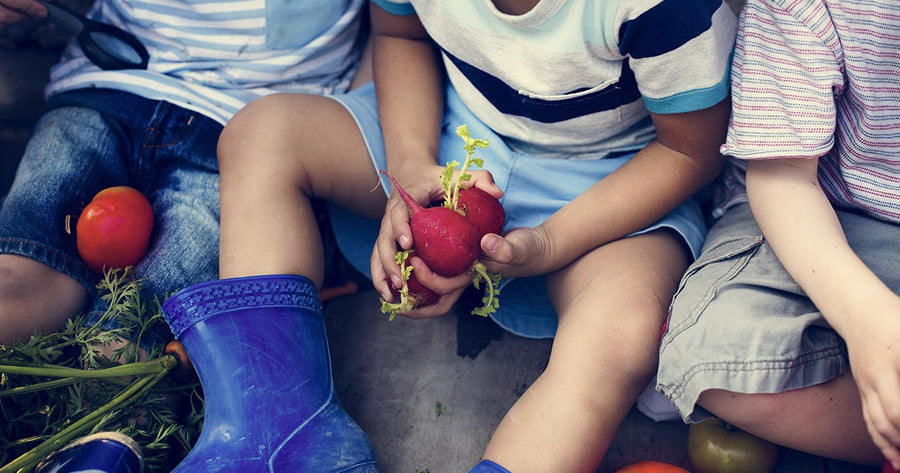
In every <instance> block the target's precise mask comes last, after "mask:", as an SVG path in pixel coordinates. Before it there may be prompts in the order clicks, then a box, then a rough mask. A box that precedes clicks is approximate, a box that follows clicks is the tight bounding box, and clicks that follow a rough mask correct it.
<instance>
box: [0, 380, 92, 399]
mask: <svg viewBox="0 0 900 473" xmlns="http://www.w3.org/2000/svg"><path fill="white" fill-rule="evenodd" d="M78 381H80V378H60V379H54V380H53V381H45V382H43V383H34V384H29V385H28V386H19V387H17V388H12V389H7V390H5V391H0V399H3V398H4V397H9V396H15V395H17V394H28V393H33V392H37V391H43V390H45V389H53V388H58V387H61V386H68V385H70V384H74V383H77V382H78Z"/></svg>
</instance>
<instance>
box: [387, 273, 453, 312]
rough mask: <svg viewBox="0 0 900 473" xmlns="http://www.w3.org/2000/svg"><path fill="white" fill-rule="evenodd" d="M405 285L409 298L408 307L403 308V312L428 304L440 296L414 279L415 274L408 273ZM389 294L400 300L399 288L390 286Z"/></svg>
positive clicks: (434, 301)
mask: <svg viewBox="0 0 900 473" xmlns="http://www.w3.org/2000/svg"><path fill="white" fill-rule="evenodd" d="M406 286H407V290H408V291H409V292H408V293H407V297H408V298H409V299H410V301H409V302H408V303H407V305H408V306H409V307H410V308H409V309H407V310H405V311H404V312H409V311H410V310H413V309H417V308H419V307H425V306H429V305H431V304H434V303H436V302H437V301H438V299H440V298H441V296H440V295H439V294H438V293H436V292H434V291H432V290H431V289H428V288H427V287H425V286H423V285H422V283H420V282H419V280H418V279H416V275H415V274H410V275H409V279H407V280H406ZM391 294H393V295H394V300H400V299H401V298H402V294H401V293H400V290H399V289H394V288H391Z"/></svg>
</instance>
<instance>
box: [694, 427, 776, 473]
mask: <svg viewBox="0 0 900 473" xmlns="http://www.w3.org/2000/svg"><path fill="white" fill-rule="evenodd" d="M688 458H690V460H691V465H693V467H694V470H696V471H697V473H769V472H771V471H772V468H774V466H775V462H776V460H778V445H775V444H774V443H772V442H769V441H767V440H764V439H761V438H759V437H757V436H755V435H753V434H750V433H748V432H744V431H743V430H740V429H738V428H737V427H734V426H733V425H731V424H728V423H727V422H724V421H722V420H719V419H707V420H705V421H703V422H700V423H697V424H691V426H690V428H689V429H688Z"/></svg>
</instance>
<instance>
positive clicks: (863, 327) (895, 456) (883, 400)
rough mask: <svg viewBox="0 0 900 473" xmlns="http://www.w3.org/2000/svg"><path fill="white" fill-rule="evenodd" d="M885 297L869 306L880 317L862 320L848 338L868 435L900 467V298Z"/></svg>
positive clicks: (848, 346)
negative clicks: (899, 448) (899, 449)
mask: <svg viewBox="0 0 900 473" xmlns="http://www.w3.org/2000/svg"><path fill="white" fill-rule="evenodd" d="M891 296H892V297H891ZM884 299H885V300H880V301H873V304H871V305H870V306H869V307H870V310H874V311H877V312H872V313H873V314H876V313H877V314H879V315H880V317H874V318H870V319H868V320H866V321H865V322H863V321H860V324H859V326H858V327H857V329H856V330H854V331H853V333H852V334H847V336H845V340H846V341H847V348H848V350H849V352H850V365H851V367H852V371H853V377H854V379H855V380H856V384H857V386H858V387H859V392H860V396H861V397H862V407H863V416H864V418H865V421H866V426H867V427H868V430H869V434H870V435H871V436H872V440H873V441H874V442H875V445H876V446H877V447H878V448H879V449H880V450H881V452H882V454H883V455H884V456H885V458H887V459H888V460H889V461H890V462H891V463H892V464H893V465H894V466H895V467H900V452H898V446H900V297H898V296H896V295H894V294H891V295H890V296H888V297H885V298H884ZM873 319H875V320H877V323H874V322H872V320H873Z"/></svg>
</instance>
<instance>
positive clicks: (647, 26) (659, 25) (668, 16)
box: [619, 0, 722, 58]
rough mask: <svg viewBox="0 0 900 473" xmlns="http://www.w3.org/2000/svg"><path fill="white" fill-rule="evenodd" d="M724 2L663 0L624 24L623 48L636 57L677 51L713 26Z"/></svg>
mask: <svg viewBox="0 0 900 473" xmlns="http://www.w3.org/2000/svg"><path fill="white" fill-rule="evenodd" d="M720 6H722V1H721V0H663V1H662V2H660V3H659V4H657V5H656V6H654V7H653V8H651V9H649V10H647V11H646V12H644V13H642V14H641V15H640V16H639V17H637V18H635V19H633V20H629V21H626V22H625V23H623V24H622V26H621V28H620V29H619V51H620V52H621V53H622V54H623V55H626V56H631V57H633V58H645V57H653V56H659V55H661V54H665V53H667V52H669V51H674V50H676V49H678V48H679V47H680V46H681V45H683V44H685V43H687V42H688V41H690V40H691V39H694V38H696V37H697V36H700V35H701V34H703V32H705V31H707V30H709V28H710V27H711V26H712V17H713V15H714V14H715V12H716V10H718V9H719V7H720ZM672 25H677V27H673V26H672Z"/></svg>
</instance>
